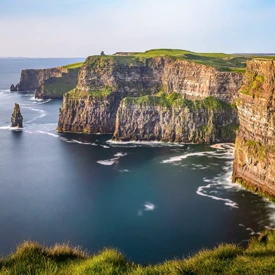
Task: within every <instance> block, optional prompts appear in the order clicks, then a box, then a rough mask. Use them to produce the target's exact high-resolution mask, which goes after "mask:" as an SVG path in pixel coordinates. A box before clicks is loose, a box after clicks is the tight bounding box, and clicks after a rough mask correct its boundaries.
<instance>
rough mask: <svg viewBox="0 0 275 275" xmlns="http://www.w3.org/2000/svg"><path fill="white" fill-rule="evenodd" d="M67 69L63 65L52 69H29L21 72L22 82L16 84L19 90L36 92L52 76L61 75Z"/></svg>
mask: <svg viewBox="0 0 275 275" xmlns="http://www.w3.org/2000/svg"><path fill="white" fill-rule="evenodd" d="M66 71H67V70H66V69H65V68H63V67H56V68H52V69H28V70H23V71H22V72H21V78H20V82H19V83H18V84H17V85H16V86H14V85H12V86H13V87H14V88H16V90H17V91H23V92H34V91H35V90H36V89H37V88H38V87H40V86H41V85H42V84H43V83H44V81H45V80H47V79H49V78H51V77H61V76H62V73H64V72H66Z"/></svg>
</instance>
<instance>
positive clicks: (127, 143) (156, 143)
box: [107, 139, 185, 147]
mask: <svg viewBox="0 0 275 275" xmlns="http://www.w3.org/2000/svg"><path fill="white" fill-rule="evenodd" d="M107 143H108V144H110V145H112V146H122V147H128V146H129V147H138V146H140V147H143V146H150V147H183V146H185V144H179V143H172V142H162V141H114V140H111V139H110V140H108V141H107Z"/></svg>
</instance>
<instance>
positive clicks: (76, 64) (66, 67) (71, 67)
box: [63, 62, 84, 69]
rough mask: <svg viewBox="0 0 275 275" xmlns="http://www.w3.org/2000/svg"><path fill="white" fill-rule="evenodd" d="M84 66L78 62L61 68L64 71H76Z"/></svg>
mask: <svg viewBox="0 0 275 275" xmlns="http://www.w3.org/2000/svg"><path fill="white" fill-rule="evenodd" d="M83 64H84V62H78V63H74V64H68V65H66V66H63V68H65V69H77V68H80V67H82V65H83Z"/></svg>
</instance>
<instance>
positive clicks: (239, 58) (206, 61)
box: [86, 49, 268, 73]
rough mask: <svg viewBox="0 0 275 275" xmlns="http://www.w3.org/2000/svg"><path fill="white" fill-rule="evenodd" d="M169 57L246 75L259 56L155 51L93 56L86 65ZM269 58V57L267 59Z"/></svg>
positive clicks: (140, 62) (131, 62) (142, 61)
mask: <svg viewBox="0 0 275 275" xmlns="http://www.w3.org/2000/svg"><path fill="white" fill-rule="evenodd" d="M156 57H168V58H172V59H174V60H187V61H190V62H195V63H199V64H203V65H206V66H210V67H214V68H216V69H217V70H219V71H224V72H236V73H244V72H245V70H246V61H247V60H250V59H252V58H255V57H257V56H248V55H232V54H225V53H196V52H191V51H187V50H180V49H154V50H149V51H146V52H140V53H127V54H126V55H123V54H121V55H118V56H115V55H107V56H91V57H89V58H88V59H87V61H86V64H87V65H90V66H95V67H104V66H106V64H107V65H111V64H124V65H129V66H137V65H141V64H145V62H147V60H148V59H152V58H156ZM267 58H268V57H267Z"/></svg>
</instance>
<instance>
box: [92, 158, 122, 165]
mask: <svg viewBox="0 0 275 275" xmlns="http://www.w3.org/2000/svg"><path fill="white" fill-rule="evenodd" d="M116 160H117V159H109V160H98V161H97V163H98V164H101V165H108V166H110V165H113V164H115V162H116Z"/></svg>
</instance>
